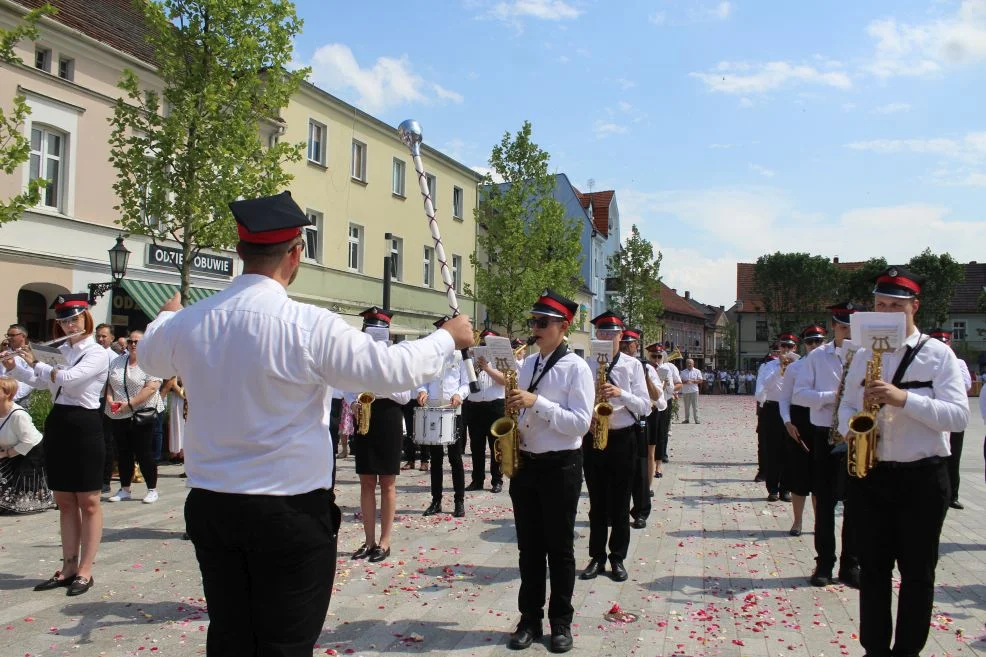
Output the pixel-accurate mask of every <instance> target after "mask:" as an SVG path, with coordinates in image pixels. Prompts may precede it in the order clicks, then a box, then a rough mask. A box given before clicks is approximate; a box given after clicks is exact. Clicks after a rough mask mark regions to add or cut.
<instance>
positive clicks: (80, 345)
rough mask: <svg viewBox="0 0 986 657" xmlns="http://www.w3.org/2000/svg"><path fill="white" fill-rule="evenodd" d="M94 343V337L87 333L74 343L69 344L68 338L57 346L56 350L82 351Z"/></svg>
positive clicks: (63, 351) (64, 351) (65, 351)
mask: <svg viewBox="0 0 986 657" xmlns="http://www.w3.org/2000/svg"><path fill="white" fill-rule="evenodd" d="M94 344H96V339H95V338H94V337H92V336H91V335H87V336H86V337H84V338H83V339H81V340H79V341H78V342H76V343H75V344H69V343H68V340H66V341H65V343H64V344H63V345H61V346H60V347H58V350H59V351H61V352H62V353H68V352H70V351H76V352H79V351H84V350H85V349H86V348H87V347H90V346H92V345H94Z"/></svg>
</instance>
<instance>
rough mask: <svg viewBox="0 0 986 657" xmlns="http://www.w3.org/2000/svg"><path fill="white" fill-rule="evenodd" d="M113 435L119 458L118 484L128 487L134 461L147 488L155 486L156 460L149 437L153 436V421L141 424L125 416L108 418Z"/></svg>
mask: <svg viewBox="0 0 986 657" xmlns="http://www.w3.org/2000/svg"><path fill="white" fill-rule="evenodd" d="M110 422H111V423H112V426H113V437H114V438H115V439H116V453H117V457H118V458H119V459H120V485H121V486H123V487H124V488H129V487H130V484H131V483H132V479H133V476H134V461H135V460H136V462H137V463H138V464H140V474H142V475H143V476H144V483H146V484H147V487H148V488H157V461H155V460H154V456H153V455H152V454H151V439H152V438H153V436H154V423H153V422H151V423H148V424H145V425H143V426H141V425H138V424H135V423H134V422H132V421H131V420H130V418H126V419H123V420H110Z"/></svg>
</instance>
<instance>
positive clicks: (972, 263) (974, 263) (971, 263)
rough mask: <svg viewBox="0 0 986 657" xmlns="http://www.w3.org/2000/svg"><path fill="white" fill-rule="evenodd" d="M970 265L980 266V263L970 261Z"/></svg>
mask: <svg viewBox="0 0 986 657" xmlns="http://www.w3.org/2000/svg"><path fill="white" fill-rule="evenodd" d="M969 264H970V265H978V264H979V263H978V262H976V261H975V260H970V261H969Z"/></svg>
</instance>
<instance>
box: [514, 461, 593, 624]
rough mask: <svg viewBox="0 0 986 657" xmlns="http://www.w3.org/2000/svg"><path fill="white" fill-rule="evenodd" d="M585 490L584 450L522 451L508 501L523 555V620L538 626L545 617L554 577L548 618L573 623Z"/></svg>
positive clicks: (520, 595)
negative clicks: (577, 527)
mask: <svg viewBox="0 0 986 657" xmlns="http://www.w3.org/2000/svg"><path fill="white" fill-rule="evenodd" d="M581 492H582V452H581V451H579V450H577V449H570V450H564V451H557V452H545V453H543V454H531V453H529V452H523V451H522V452H520V468H519V469H518V470H517V472H516V473H515V474H514V476H513V477H512V478H511V479H510V501H511V502H513V507H514V523H515V524H516V527H517V550H518V551H519V553H520V592H519V593H518V595H517V605H518V607H519V609H520V613H521V616H523V617H524V618H525V619H526V620H528V621H530V622H531V623H533V624H534V625H535V626H538V625H540V624H541V619H542V618H543V617H544V601H545V596H546V590H545V578H546V576H547V577H550V579H551V598H550V599H549V600H548V620H549V622H550V623H551V624H554V625H571V624H572V616H573V615H574V613H575V610H574V608H573V607H572V593H573V592H574V591H575V512H576V510H577V509H578V506H579V495H580V494H581Z"/></svg>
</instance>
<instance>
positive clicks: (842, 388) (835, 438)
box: [829, 349, 856, 445]
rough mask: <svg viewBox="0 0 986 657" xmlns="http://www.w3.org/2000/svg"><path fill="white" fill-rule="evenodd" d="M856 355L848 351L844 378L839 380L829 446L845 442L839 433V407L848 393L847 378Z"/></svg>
mask: <svg viewBox="0 0 986 657" xmlns="http://www.w3.org/2000/svg"><path fill="white" fill-rule="evenodd" d="M855 355H856V350H855V349H846V362H845V363H843V364H842V377H841V378H840V379H839V390H838V391H837V392H836V393H835V411H833V413H832V424H831V425H829V445H838V444H839V443H841V442H843V441H844V440H845V437H844V436H843V435H842V434H841V433H839V406H840V405H841V404H842V396H843V395H844V394H845V392H846V376H847V375H848V374H849V366H850V365H852V359H853V357H854V356H855Z"/></svg>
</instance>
